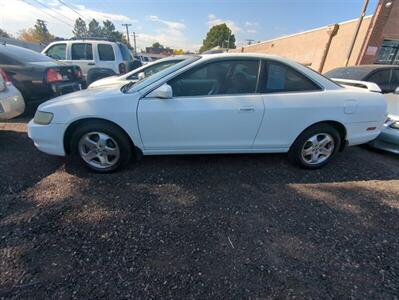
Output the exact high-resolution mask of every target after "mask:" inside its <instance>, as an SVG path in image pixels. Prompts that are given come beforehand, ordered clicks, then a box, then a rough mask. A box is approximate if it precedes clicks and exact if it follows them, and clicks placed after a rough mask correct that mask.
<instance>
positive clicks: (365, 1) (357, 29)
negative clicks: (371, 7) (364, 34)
mask: <svg viewBox="0 0 399 300" xmlns="http://www.w3.org/2000/svg"><path fill="white" fill-rule="evenodd" d="M368 4H369V0H363V6H362V12H361V13H360V17H359V20H358V21H357V25H356V29H355V32H354V33H353V37H352V41H351V43H350V46H349V49H348V53H347V55H346V59H345V62H344V66H345V67H346V66H348V63H349V59H350V58H351V55H352V51H353V47H354V46H355V43H356V38H357V35H358V34H359V30H360V26H361V25H362V22H363V18H364V16H365V15H366V10H367V6H368Z"/></svg>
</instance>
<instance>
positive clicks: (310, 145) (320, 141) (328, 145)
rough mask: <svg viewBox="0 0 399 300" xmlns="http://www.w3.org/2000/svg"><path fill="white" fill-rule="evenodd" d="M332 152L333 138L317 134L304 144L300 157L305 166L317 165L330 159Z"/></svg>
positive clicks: (328, 135)
mask: <svg viewBox="0 0 399 300" xmlns="http://www.w3.org/2000/svg"><path fill="white" fill-rule="evenodd" d="M334 150H335V141H334V138H333V137H332V136H331V135H330V134H328V133H317V134H315V135H313V136H311V137H310V138H309V139H308V140H307V141H306V142H305V143H304V145H303V147H302V151H301V155H302V159H303V161H304V162H306V163H307V164H309V165H317V164H320V163H322V162H324V161H326V160H327V159H328V158H329V157H331V156H332V155H333V153H334Z"/></svg>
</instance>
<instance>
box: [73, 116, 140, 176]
mask: <svg viewBox="0 0 399 300" xmlns="http://www.w3.org/2000/svg"><path fill="white" fill-rule="evenodd" d="M70 146H71V148H70V149H71V153H72V157H73V159H75V160H79V161H80V162H81V163H82V164H83V165H84V166H85V167H87V168H88V169H90V170H92V171H95V172H98V173H109V172H113V171H115V170H117V169H119V168H121V167H123V166H125V165H127V164H128V163H129V162H130V160H131V158H132V152H133V147H132V143H131V141H130V139H129V137H128V136H127V135H126V134H125V133H124V132H123V131H122V130H121V129H120V128H118V127H117V126H115V125H112V124H110V123H107V122H102V121H92V122H89V123H85V124H83V125H81V126H80V127H78V128H77V129H76V130H75V131H74V132H73V134H72V136H71V140H70Z"/></svg>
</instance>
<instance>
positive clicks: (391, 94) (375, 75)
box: [324, 65, 399, 154]
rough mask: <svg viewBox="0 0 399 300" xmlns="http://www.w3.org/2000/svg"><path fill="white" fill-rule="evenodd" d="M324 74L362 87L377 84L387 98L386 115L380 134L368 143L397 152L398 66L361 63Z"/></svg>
mask: <svg viewBox="0 0 399 300" xmlns="http://www.w3.org/2000/svg"><path fill="white" fill-rule="evenodd" d="M324 75H325V76H327V77H329V78H331V79H333V80H334V81H336V82H338V83H340V84H344V85H352V86H357V87H363V88H364V87H366V85H368V84H369V83H374V84H376V85H378V88H379V90H380V92H382V93H383V94H384V96H385V99H386V100H387V105H388V106H387V113H388V117H387V120H386V122H385V124H384V129H383V130H382V131H381V134H380V135H379V136H378V138H377V139H375V140H374V141H372V142H370V143H369V145H370V146H371V147H374V148H377V149H381V150H385V151H389V152H392V153H396V154H399V66H398V65H361V66H353V67H346V68H337V69H334V70H331V71H329V72H327V73H326V74H324Z"/></svg>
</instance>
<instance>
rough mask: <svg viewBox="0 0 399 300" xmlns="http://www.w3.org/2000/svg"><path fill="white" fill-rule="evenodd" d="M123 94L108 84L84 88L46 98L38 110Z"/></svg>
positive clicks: (111, 97)
mask: <svg viewBox="0 0 399 300" xmlns="http://www.w3.org/2000/svg"><path fill="white" fill-rule="evenodd" d="M123 95H126V94H124V93H122V92H121V89H120V87H113V86H109V87H102V88H101V89H100V88H98V89H86V90H81V91H78V92H74V93H70V94H66V95H63V96H60V97H56V98H54V99H51V100H48V101H46V102H44V103H42V104H41V105H40V106H39V108H38V110H44V111H46V110H50V111H51V108H53V107H58V106H65V105H70V104H78V103H84V102H86V103H87V104H89V103H92V102H96V101H100V100H102V101H103V100H104V99H109V101H112V99H115V98H116V97H119V96H123Z"/></svg>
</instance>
